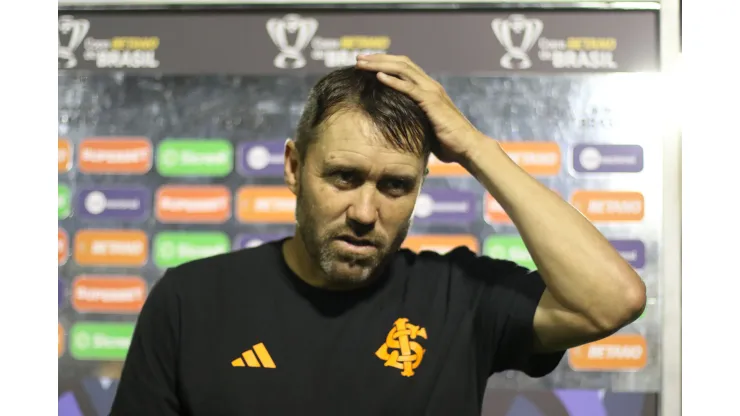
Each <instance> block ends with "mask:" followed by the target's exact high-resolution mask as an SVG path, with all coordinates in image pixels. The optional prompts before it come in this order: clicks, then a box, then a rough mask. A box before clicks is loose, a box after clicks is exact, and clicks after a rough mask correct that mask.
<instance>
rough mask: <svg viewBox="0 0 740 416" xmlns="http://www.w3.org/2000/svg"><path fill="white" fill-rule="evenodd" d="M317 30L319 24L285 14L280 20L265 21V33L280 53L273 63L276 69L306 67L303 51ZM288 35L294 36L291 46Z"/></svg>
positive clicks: (295, 15)
mask: <svg viewBox="0 0 740 416" xmlns="http://www.w3.org/2000/svg"><path fill="white" fill-rule="evenodd" d="M318 28H319V22H318V21H317V20H316V19H314V18H310V17H301V16H300V15H297V14H292V13H291V14H286V15H285V16H283V17H282V18H280V19H278V18H272V19H270V20H268V21H267V33H268V34H269V35H270V39H272V42H273V43H274V44H275V46H277V47H278V49H279V50H280V53H278V55H277V56H276V57H275V60H274V61H273V63H274V64H275V66H276V67H277V68H282V69H286V68H289V69H298V68H303V67H304V66H306V58H305V57H304V56H303V49H305V48H306V46H308V43H309V42H311V39H312V38H313V35H314V34H316V30H317V29H318ZM288 35H295V40H294V41H293V44H292V45H291V44H290V41H289V40H288Z"/></svg>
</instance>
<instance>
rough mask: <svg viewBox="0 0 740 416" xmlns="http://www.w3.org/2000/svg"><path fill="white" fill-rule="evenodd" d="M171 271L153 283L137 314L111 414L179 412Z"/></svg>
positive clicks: (176, 327) (175, 310) (166, 415)
mask: <svg viewBox="0 0 740 416" xmlns="http://www.w3.org/2000/svg"><path fill="white" fill-rule="evenodd" d="M175 279H176V277H175V272H174V271H172V270H168V271H167V272H166V273H165V275H164V276H163V277H162V278H161V279H160V280H159V281H157V283H155V284H154V285H153V287H152V289H151V291H150V293H149V296H148V297H147V299H146V302H145V303H144V306H143V307H142V310H141V313H140V314H139V317H138V320H137V323H136V327H135V329H134V334H133V337H132V339H131V345H130V347H129V350H128V354H127V356H126V359H125V362H124V366H123V371H122V374H121V380H120V382H119V385H118V389H117V391H116V397H115V399H114V401H113V406H112V409H111V415H112V416H129V415H137V416H149V415H151V416H154V415H157V416H174V415H179V414H180V403H179V400H178V396H177V392H176V386H177V361H178V358H177V351H178V342H179V341H178V338H179V314H178V298H177V293H176V288H175Z"/></svg>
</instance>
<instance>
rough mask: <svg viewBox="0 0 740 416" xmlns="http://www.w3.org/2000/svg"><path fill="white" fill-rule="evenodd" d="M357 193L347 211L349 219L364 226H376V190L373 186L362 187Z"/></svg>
mask: <svg viewBox="0 0 740 416" xmlns="http://www.w3.org/2000/svg"><path fill="white" fill-rule="evenodd" d="M356 191H357V195H356V196H355V199H354V200H353V201H352V204H351V205H350V207H349V210H348V211H347V217H348V219H349V220H350V221H352V222H355V223H358V224H363V225H372V224H375V222H376V221H377V220H378V206H377V202H376V189H375V188H374V187H371V186H362V187H361V188H359V189H357V190H356Z"/></svg>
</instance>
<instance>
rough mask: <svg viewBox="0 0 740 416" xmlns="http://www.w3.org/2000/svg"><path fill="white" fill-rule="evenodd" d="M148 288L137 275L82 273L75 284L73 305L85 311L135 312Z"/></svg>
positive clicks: (73, 285) (142, 302) (137, 310)
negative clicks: (83, 274)
mask: <svg viewBox="0 0 740 416" xmlns="http://www.w3.org/2000/svg"><path fill="white" fill-rule="evenodd" d="M146 291H147V287H146V282H145V281H144V280H143V279H142V278H140V277H137V276H80V277H78V278H77V279H75V280H74V282H73V283H72V307H73V308H75V310H77V311H78V312H83V313H84V312H102V313H136V312H139V311H140V310H141V307H142V306H143V305H144V300H145V299H146Z"/></svg>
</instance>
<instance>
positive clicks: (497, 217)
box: [483, 189, 560, 224]
mask: <svg viewBox="0 0 740 416" xmlns="http://www.w3.org/2000/svg"><path fill="white" fill-rule="evenodd" d="M552 191H553V192H555V193H556V194H558V195H560V193H559V192H558V191H556V190H554V189H553V190H552ZM483 206H484V208H483V219H484V220H485V221H486V222H487V223H489V224H512V223H513V222H512V221H511V217H509V214H507V213H506V211H504V207H502V206H501V204H499V203H498V201H496V199H495V198H494V197H493V196H491V194H489V193H488V192H486V194H485V197H484V200H483Z"/></svg>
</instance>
